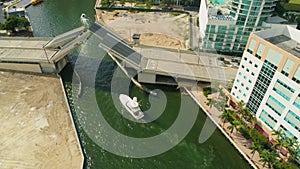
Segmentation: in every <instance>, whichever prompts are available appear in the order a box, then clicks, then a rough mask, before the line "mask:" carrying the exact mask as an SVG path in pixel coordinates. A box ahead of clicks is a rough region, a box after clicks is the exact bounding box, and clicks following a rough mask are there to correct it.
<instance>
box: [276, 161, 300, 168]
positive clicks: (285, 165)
mask: <svg viewBox="0 0 300 169" xmlns="http://www.w3.org/2000/svg"><path fill="white" fill-rule="evenodd" d="M275 168H276V169H299V168H298V167H297V166H295V165H294V164H293V163H290V162H285V161H282V162H279V163H277V164H276V167H275Z"/></svg>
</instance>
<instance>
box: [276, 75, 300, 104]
mask: <svg viewBox="0 0 300 169" xmlns="http://www.w3.org/2000/svg"><path fill="white" fill-rule="evenodd" d="M273 90H274V91H275V92H276V93H277V94H279V95H280V96H282V97H283V98H284V99H286V100H287V101H290V99H291V97H292V95H293V93H294V92H295V90H294V89H293V88H291V87H290V86H288V85H287V84H285V83H284V82H282V81H281V80H277V81H276V83H275V85H274V88H273Z"/></svg>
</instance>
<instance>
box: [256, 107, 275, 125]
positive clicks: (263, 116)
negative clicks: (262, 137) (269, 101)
mask: <svg viewBox="0 0 300 169" xmlns="http://www.w3.org/2000/svg"><path fill="white" fill-rule="evenodd" d="M259 119H260V120H261V121H263V122H264V123H265V124H266V125H267V126H269V127H270V128H271V129H274V126H275V125H276V123H277V120H276V119H275V118H273V117H272V116H270V114H269V113H268V112H266V111H265V110H262V113H261V115H260V116H259Z"/></svg>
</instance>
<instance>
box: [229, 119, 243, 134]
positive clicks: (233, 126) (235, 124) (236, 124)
mask: <svg viewBox="0 0 300 169" xmlns="http://www.w3.org/2000/svg"><path fill="white" fill-rule="evenodd" d="M240 124H241V122H240V121H239V120H237V119H235V120H233V121H232V122H231V123H230V126H228V127H227V129H228V130H230V133H231V134H232V133H233V131H234V129H236V130H237V128H238V127H239V125H240Z"/></svg>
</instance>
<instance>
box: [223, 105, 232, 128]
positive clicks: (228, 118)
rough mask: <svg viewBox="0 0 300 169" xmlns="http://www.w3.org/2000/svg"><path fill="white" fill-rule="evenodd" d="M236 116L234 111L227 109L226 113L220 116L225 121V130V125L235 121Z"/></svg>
mask: <svg viewBox="0 0 300 169" xmlns="http://www.w3.org/2000/svg"><path fill="white" fill-rule="evenodd" d="M234 114H235V112H234V111H232V110H227V109H225V110H224V112H223V113H222V114H221V115H220V116H219V117H220V118H221V119H222V121H223V128H224V125H225V123H227V122H231V121H232V120H233V115H234Z"/></svg>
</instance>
